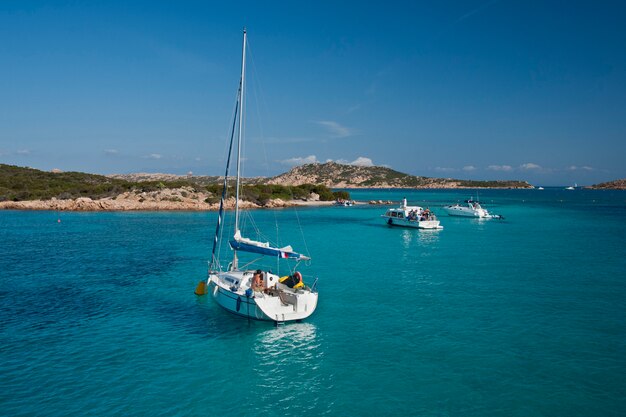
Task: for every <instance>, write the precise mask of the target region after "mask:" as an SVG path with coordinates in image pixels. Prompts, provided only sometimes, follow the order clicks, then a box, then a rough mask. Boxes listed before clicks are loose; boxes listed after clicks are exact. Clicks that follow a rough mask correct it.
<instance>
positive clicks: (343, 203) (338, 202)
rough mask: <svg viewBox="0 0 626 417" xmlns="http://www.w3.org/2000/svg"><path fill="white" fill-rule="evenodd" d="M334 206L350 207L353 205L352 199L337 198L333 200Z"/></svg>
mask: <svg viewBox="0 0 626 417" xmlns="http://www.w3.org/2000/svg"><path fill="white" fill-rule="evenodd" d="M333 204H334V205H335V206H343V207H351V206H353V205H354V201H353V200H344V199H341V198H340V199H337V200H335V202H334V203H333Z"/></svg>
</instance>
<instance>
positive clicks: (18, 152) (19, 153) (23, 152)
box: [15, 149, 30, 155]
mask: <svg viewBox="0 0 626 417" xmlns="http://www.w3.org/2000/svg"><path fill="white" fill-rule="evenodd" d="M15 153H16V154H18V155H30V150H28V149H19V150H18V151H17V152H15Z"/></svg>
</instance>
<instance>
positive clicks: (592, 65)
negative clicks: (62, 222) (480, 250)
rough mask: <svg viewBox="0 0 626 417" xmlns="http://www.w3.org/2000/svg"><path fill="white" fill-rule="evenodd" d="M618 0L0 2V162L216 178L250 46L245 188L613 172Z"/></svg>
mask: <svg viewBox="0 0 626 417" xmlns="http://www.w3.org/2000/svg"><path fill="white" fill-rule="evenodd" d="M625 21H626V6H625V5H624V3H622V2H604V1H603V2H592V1H589V2H577V1H551V2H544V1H470V0H466V1H442V2H417V1H408V2H403V1H396V2H367V1H359V2H336V1H316V2H296V1H293V2H245V1H242V2H210V1H178V2H174V1H171V2H158V1H124V2H122V1H120V2H117V1H107V2H96V1H93V2H86V1H26V0H24V1H12V0H3V1H2V2H0V62H1V63H2V65H0V162H3V163H9V164H15V165H20V166H32V167H34V168H39V169H44V170H50V169H54V168H58V169H61V170H64V171H69V170H76V171H85V172H93V173H101V174H110V173H130V172H167V173H177V174H184V173H187V172H189V171H192V172H193V173H194V174H199V175H200V174H208V175H220V174H222V171H223V168H224V158H225V155H226V140H227V136H228V130H229V127H230V124H231V114H232V111H233V106H234V100H235V93H236V91H235V90H236V87H237V83H238V78H239V66H240V59H241V56H240V54H241V37H242V28H243V26H246V27H247V29H248V34H249V45H250V52H251V54H250V55H249V61H248V63H249V68H250V71H249V72H248V80H249V86H250V88H249V94H248V119H247V126H248V127H247V131H246V133H247V134H246V137H247V139H246V145H245V149H244V156H245V158H246V159H245V171H244V174H245V175H247V176H256V175H274V174H277V173H280V172H284V171H286V170H287V169H289V168H290V167H291V166H293V165H294V164H298V163H302V162H307V161H309V162H310V161H319V162H325V161H327V160H334V161H341V162H346V163H356V164H362V165H367V164H372V163H373V164H376V165H385V166H389V167H391V168H393V169H396V170H399V171H402V172H406V173H410V174H414V175H425V176H435V177H455V178H469V179H511V178H516V179H526V180H528V181H530V182H531V183H534V184H541V185H557V184H571V183H574V182H576V183H578V184H592V183H597V182H601V181H606V180H612V179H617V178H624V177H626V163H625V162H626V25H624V24H623V22H625Z"/></svg>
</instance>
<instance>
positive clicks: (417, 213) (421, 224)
mask: <svg viewBox="0 0 626 417" xmlns="http://www.w3.org/2000/svg"><path fill="white" fill-rule="evenodd" d="M381 217H382V218H383V219H385V221H386V222H387V224H388V225H389V226H400V227H412V228H414V229H443V226H441V225H440V224H439V220H437V216H435V213H433V212H432V211H430V209H423V208H422V207H420V206H409V205H407V203H406V198H405V199H403V200H402V205H401V206H400V207H398V208H392V209H389V210H387V212H386V213H385V214H383V215H381Z"/></svg>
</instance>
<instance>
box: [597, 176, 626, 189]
mask: <svg viewBox="0 0 626 417" xmlns="http://www.w3.org/2000/svg"><path fill="white" fill-rule="evenodd" d="M587 188H591V189H594V190H626V178H623V179H621V180H615V181H608V182H602V183H600V184H593V185H592V186H590V187H587Z"/></svg>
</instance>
